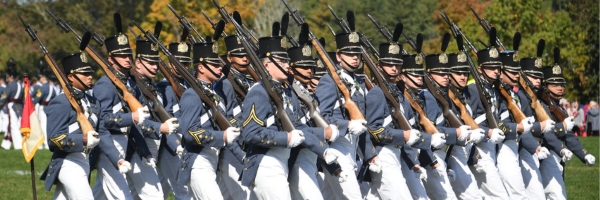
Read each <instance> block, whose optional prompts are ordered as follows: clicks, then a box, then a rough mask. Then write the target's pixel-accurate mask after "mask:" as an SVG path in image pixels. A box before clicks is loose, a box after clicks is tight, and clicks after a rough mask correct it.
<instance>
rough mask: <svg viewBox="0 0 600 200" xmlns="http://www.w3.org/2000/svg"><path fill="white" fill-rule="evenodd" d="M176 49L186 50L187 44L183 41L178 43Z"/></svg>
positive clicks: (182, 51) (183, 51)
mask: <svg viewBox="0 0 600 200" xmlns="http://www.w3.org/2000/svg"><path fill="white" fill-rule="evenodd" d="M177 51H179V52H181V53H185V52H188V45H187V44H186V43H185V42H182V43H179V45H177Z"/></svg>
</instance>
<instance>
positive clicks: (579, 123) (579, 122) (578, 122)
mask: <svg viewBox="0 0 600 200" xmlns="http://www.w3.org/2000/svg"><path fill="white" fill-rule="evenodd" d="M569 115H570V116H573V121H574V122H575V126H574V127H573V132H574V133H575V134H576V135H578V136H580V135H581V132H583V131H582V129H583V127H584V126H583V119H584V112H583V108H581V105H579V101H577V100H575V101H573V102H571V110H570V111H569Z"/></svg>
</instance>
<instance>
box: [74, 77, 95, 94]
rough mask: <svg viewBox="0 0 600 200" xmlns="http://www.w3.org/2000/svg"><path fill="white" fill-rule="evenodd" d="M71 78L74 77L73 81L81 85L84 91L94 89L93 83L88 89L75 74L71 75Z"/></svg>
mask: <svg viewBox="0 0 600 200" xmlns="http://www.w3.org/2000/svg"><path fill="white" fill-rule="evenodd" d="M73 77H75V80H77V81H78V82H79V83H80V84H81V86H83V88H84V89H85V90H90V89H92V88H93V87H94V84H93V83H92V86H91V87H88V86H87V85H86V84H85V83H83V81H81V79H79V77H77V75H76V74H75V73H73Z"/></svg>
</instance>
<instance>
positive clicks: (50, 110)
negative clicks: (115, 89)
mask: <svg viewBox="0 0 600 200" xmlns="http://www.w3.org/2000/svg"><path fill="white" fill-rule="evenodd" d="M61 62H62V68H63V72H64V73H65V74H66V76H67V79H68V80H65V82H66V83H67V84H69V85H71V86H72V87H73V89H72V90H71V95H73V96H74V98H75V100H76V101H78V102H77V103H78V104H79V106H81V110H82V111H83V112H84V114H85V116H86V118H87V119H88V120H89V123H90V124H91V125H92V126H93V127H94V130H90V131H89V132H87V136H84V134H83V133H82V130H81V127H80V124H79V122H78V121H77V114H78V113H77V112H76V111H75V110H74V109H70V108H72V105H71V104H70V103H69V100H68V99H67V97H66V96H65V94H64V93H63V94H60V95H58V96H57V97H56V98H55V99H53V100H52V101H51V102H50V104H48V106H46V107H45V110H46V111H45V113H46V114H47V115H48V118H49V119H50V123H49V124H48V125H47V126H48V127H47V130H48V139H47V140H48V141H49V142H48V143H49V144H50V150H51V151H52V152H54V153H53V154H52V161H51V162H50V164H49V165H48V167H47V168H46V170H45V171H44V173H43V174H42V177H41V179H42V180H45V182H46V183H45V188H46V190H48V191H50V189H51V188H52V185H54V184H56V190H55V191H54V196H53V197H52V199H94V196H93V194H92V189H91V188H90V187H89V183H88V180H89V175H90V162H89V158H90V154H89V152H90V151H89V150H91V149H92V148H94V147H95V146H96V145H98V144H100V146H101V147H104V146H110V145H113V144H112V140H111V139H110V133H109V132H108V130H106V128H104V125H103V122H102V118H99V116H100V112H101V110H100V107H98V104H100V102H99V101H98V100H97V99H96V98H94V97H92V96H90V95H88V94H86V93H85V91H86V90H89V89H92V87H93V86H94V84H93V82H92V74H93V73H94V70H93V69H92V67H91V66H90V64H89V63H88V61H87V58H86V55H85V53H75V54H71V55H69V56H67V57H65V58H63V59H62V60H61ZM57 67H58V66H57ZM65 109H67V110H65ZM65 111H66V112H65ZM101 139H102V140H101ZM103 140H106V141H103ZM101 141H102V142H101ZM113 148H114V146H113ZM109 156H111V157H116V156H117V155H109Z"/></svg>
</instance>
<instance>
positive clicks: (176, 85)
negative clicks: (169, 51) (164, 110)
mask: <svg viewBox="0 0 600 200" xmlns="http://www.w3.org/2000/svg"><path fill="white" fill-rule="evenodd" d="M158 69H160V71H162V72H163V74H164V75H165V78H166V79H167V81H169V84H171V87H172V88H173V92H175V95H177V99H180V98H181V95H183V92H185V88H184V87H183V85H182V84H181V82H179V80H177V78H175V77H174V76H173V74H171V71H170V70H169V69H170V67H169V68H167V66H166V64H165V63H164V62H163V61H162V60H161V61H160V62H159V63H158Z"/></svg>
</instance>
